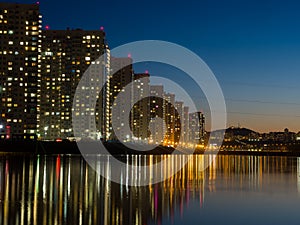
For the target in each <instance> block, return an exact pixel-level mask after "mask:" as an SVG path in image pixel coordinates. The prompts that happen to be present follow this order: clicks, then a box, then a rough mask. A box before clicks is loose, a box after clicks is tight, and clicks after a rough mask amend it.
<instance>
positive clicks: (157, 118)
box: [149, 85, 166, 144]
mask: <svg viewBox="0 0 300 225" xmlns="http://www.w3.org/2000/svg"><path fill="white" fill-rule="evenodd" d="M150 95H151V97H150V122H149V129H150V132H151V134H150V137H149V142H150V143H153V144H163V141H164V135H165V131H166V125H165V122H164V118H165V114H164V100H163V95H164V87H163V86H162V85H150Z"/></svg>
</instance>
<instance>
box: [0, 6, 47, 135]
mask: <svg viewBox="0 0 300 225" xmlns="http://www.w3.org/2000/svg"><path fill="white" fill-rule="evenodd" d="M41 24H42V16H41V15H40V12H39V6H38V5H37V4H14V3H0V99H1V107H0V114H1V120H0V124H1V127H2V129H1V130H0V133H1V137H2V138H6V139H11V138H18V139H19V138H20V139H24V138H31V139H32V138H34V135H35V134H36V132H37V129H38V121H39V117H38V115H39V110H40V102H39V99H40V98H39V96H40V94H41V86H40V83H41V70H40V68H39V63H40V52H41V28H42V27H41Z"/></svg>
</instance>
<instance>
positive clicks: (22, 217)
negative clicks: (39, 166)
mask: <svg viewBox="0 0 300 225" xmlns="http://www.w3.org/2000/svg"><path fill="white" fill-rule="evenodd" d="M25 168H26V167H25V160H23V174H22V196H21V225H24V222H25V191H24V190H25V175H26V169H25Z"/></svg>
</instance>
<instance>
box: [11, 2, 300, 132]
mask: <svg viewBox="0 0 300 225" xmlns="http://www.w3.org/2000/svg"><path fill="white" fill-rule="evenodd" d="M12 2H15V1H12ZM19 3H34V1H19ZM40 9H41V12H42V14H43V26H44V27H45V25H49V26H50V29H66V28H67V27H70V28H82V29H85V30H88V29H92V30H95V29H99V28H100V27H101V26H104V28H105V32H106V35H107V40H108V43H109V45H110V48H114V47H117V46H118V45H121V44H125V43H127V42H132V41H137V40H149V39H155V40H164V41H170V42H174V43H177V44H180V45H182V46H184V47H186V48H188V49H190V50H192V51H194V52H195V53H196V54H198V55H199V56H200V57H201V58H202V59H203V60H204V61H205V62H206V63H207V64H208V66H209V67H210V68H211V69H212V71H213V72H214V74H215V76H216V77H217V79H218V80H219V82H220V85H221V87H222V89H223V92H224V96H225V100H226V104H227V110H228V126H231V125H235V126H236V125H238V124H240V125H241V126H243V127H248V128H250V129H254V130H257V131H276V130H283V129H284V128H285V127H287V128H289V129H290V130H292V131H297V132H298V131H299V130H300V113H299V112H300V99H299V96H300V88H298V86H299V81H300V3H299V2H297V1H271V0H270V1H258V0H253V1H240V0H237V1H222V0H220V1H214V0H206V1H202V0H198V1H197V0H196V1H176V0H173V1H166V0H160V1H157V0H151V1H149V0H148V1H143V0H140V1H136V0H129V1H115V0H106V1H103V0H101V1H100V0H89V1H71V0H48V1H46V0H40ZM133 58H134V56H133ZM143 66H145V65H143ZM146 66H147V65H146ZM142 69H144V68H143V67H142V66H137V67H136V70H142ZM145 69H148V70H149V72H150V74H153V75H155V74H159V73H161V72H162V71H161V70H159V66H156V67H155V66H153V68H151V65H149V68H145ZM137 72H143V71H137ZM165 74H166V76H169V77H175V80H176V79H178V80H181V78H180V72H178V73H176V72H174V73H172V70H169V73H168V71H166V72H165ZM183 83H184V82H183ZM185 85H186V86H189V83H188V81H187V82H186V83H185ZM197 94H198V92H197V91H195V93H194V95H195V96H197ZM199 96H200V94H199ZM199 99H201V97H199ZM200 107H201V106H200ZM204 108H205V107H204ZM204 111H206V109H204Z"/></svg>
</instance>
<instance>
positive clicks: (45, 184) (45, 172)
mask: <svg viewBox="0 0 300 225" xmlns="http://www.w3.org/2000/svg"><path fill="white" fill-rule="evenodd" d="M43 175H44V177H43V200H46V197H47V158H46V156H45V158H44V174H43Z"/></svg>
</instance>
